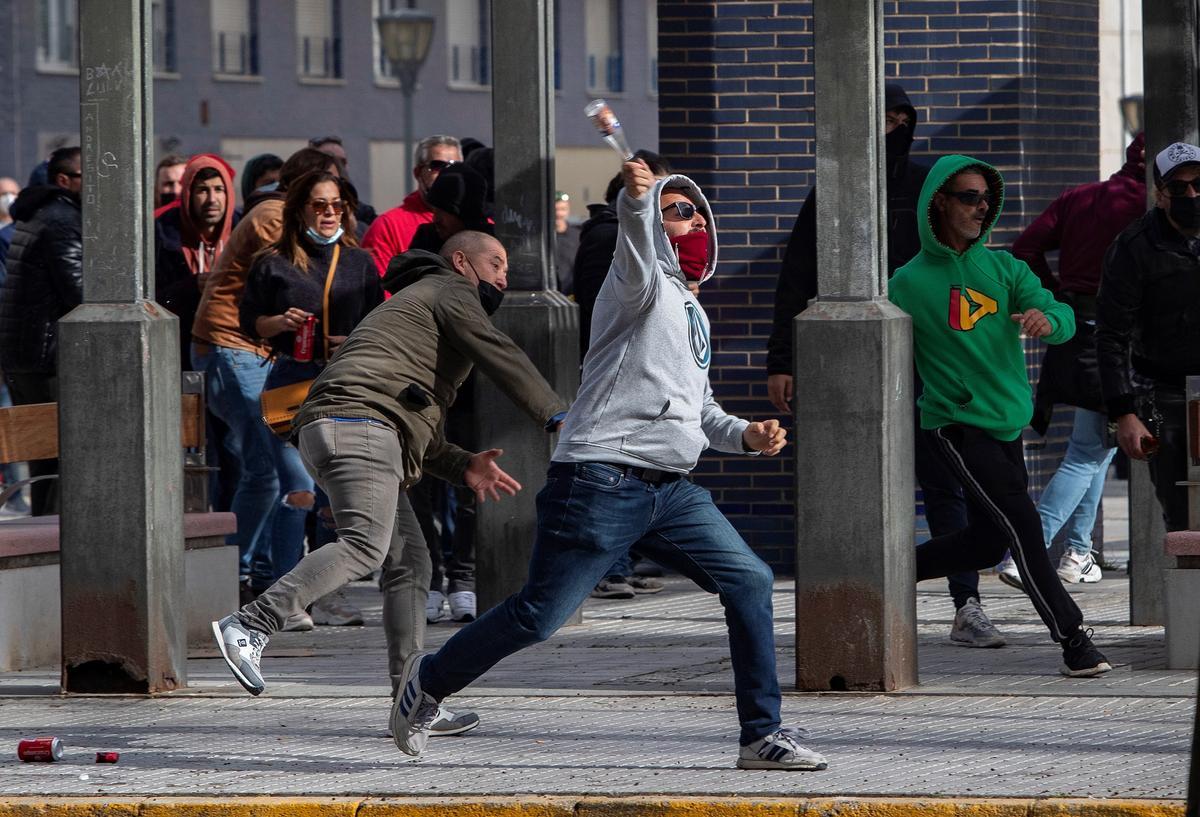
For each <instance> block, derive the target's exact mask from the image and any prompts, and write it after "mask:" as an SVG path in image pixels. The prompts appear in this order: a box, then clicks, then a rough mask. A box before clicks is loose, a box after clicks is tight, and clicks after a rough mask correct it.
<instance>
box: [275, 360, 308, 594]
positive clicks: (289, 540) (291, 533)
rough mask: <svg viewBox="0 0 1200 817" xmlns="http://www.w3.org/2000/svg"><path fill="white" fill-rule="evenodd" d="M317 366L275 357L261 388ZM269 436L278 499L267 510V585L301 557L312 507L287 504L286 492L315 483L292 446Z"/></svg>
mask: <svg viewBox="0 0 1200 817" xmlns="http://www.w3.org/2000/svg"><path fill="white" fill-rule="evenodd" d="M321 368H322V367H321V366H320V365H319V364H317V363H312V362H306V363H302V362H298V361H295V360H292V359H291V358H289V357H280V358H277V359H276V361H275V364H274V365H273V366H272V367H271V373H270V374H269V375H267V382H266V383H265V385H264V386H263V388H264V389H274V388H278V387H279V386H290V385H291V384H292V383H299V382H300V381H302V380H311V379H313V378H315V377H316V376H317V375H318V374H320V373H321ZM260 424H261V420H260ZM268 433H269V432H268ZM270 437H271V460H272V461H273V462H274V463H275V474H276V476H277V477H278V480H279V483H278V484H279V493H278V497H277V498H278V501H277V502H276V503H275V507H274V509H273V510H272V511H271V521H270V525H269V527H268V528H267V534H266V536H267V541H268V542H269V543H270V554H271V569H272V577H271V584H274V583H275V582H277V581H279V580H280V579H281V578H283V576H285V575H287V574H288V573H289V572H290V571H291V569H292V568H294V567H295V566H296V565H297V564H299V563H300V559H302V558H303V557H304V523H305V521H306V519H307V518H308V514H309V512H310V511H312V510H313V507H301V506H297V505H293V504H291V503H290V502H289V501H288V495H289V494H293V493H305V492H307V493H313V492H314V489H315V487H316V483H315V482H314V481H313V478H312V476H311V475H310V474H309V473H308V470H307V469H306V468H305V467H304V461H303V460H302V459H301V458H300V452H299V451H298V450H297V449H296V446H294V445H292V444H291V443H289V442H284V441H283V440H281V439H280V438H279V437H277V436H276V435H275V434H270Z"/></svg>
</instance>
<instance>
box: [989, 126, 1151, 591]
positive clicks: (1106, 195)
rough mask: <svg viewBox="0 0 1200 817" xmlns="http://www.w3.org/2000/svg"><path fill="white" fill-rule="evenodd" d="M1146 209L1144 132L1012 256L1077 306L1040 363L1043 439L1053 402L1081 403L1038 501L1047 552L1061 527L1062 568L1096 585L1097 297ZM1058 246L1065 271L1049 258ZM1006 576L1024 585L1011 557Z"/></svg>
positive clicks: (1035, 227)
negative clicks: (1060, 339) (1104, 175)
mask: <svg viewBox="0 0 1200 817" xmlns="http://www.w3.org/2000/svg"><path fill="white" fill-rule="evenodd" d="M1145 212H1146V144H1145V138H1144V136H1143V135H1142V134H1140V133H1139V134H1138V135H1137V136H1135V137H1134V139H1133V141H1132V142H1130V144H1129V147H1128V148H1127V149H1126V151H1125V165H1124V166H1123V167H1122V168H1121V169H1120V170H1119V171H1117V172H1116V173H1114V174H1113V175H1112V176H1110V177H1109V178H1108V179H1107V180H1106V181H1102V182H1093V183H1092V184H1084V185H1080V186H1079V187H1074V188H1071V189H1070V190H1068V191H1066V192H1065V193H1063V194H1062V195H1061V196H1059V197H1058V198H1057V199H1055V200H1054V202H1053V203H1052V204H1051V205H1050V206H1049V207H1048V208H1046V211H1045V212H1044V213H1042V214H1041V215H1040V216H1038V218H1037V220H1036V221H1034V222H1033V223H1032V224H1030V225H1029V227H1028V228H1026V230H1025V232H1023V233H1021V235H1020V237H1018V238H1017V240H1016V243H1014V244H1013V255H1015V256H1016V257H1017V258H1019V259H1021V260H1022V261H1024V262H1025V263H1027V264H1029V266H1030V267H1031V268H1032V269H1033V271H1034V272H1035V273H1037V275H1038V277H1039V278H1041V279H1042V285H1043V286H1045V287H1046V288H1047V289H1049V290H1050V291H1051V292H1053V293H1055V297H1057V298H1058V299H1059V300H1060V301H1065V302H1066V303H1068V304H1070V305H1071V307H1072V309H1074V310H1075V327H1076V331H1075V337H1074V338H1073V339H1072V340H1071V341H1070V342H1068V343H1064V344H1061V345H1059V346H1051V347H1049V348H1048V349H1047V350H1046V356H1045V357H1044V358H1043V359H1042V376H1041V379H1040V380H1039V382H1038V390H1037V399H1036V407H1035V411H1034V415H1033V421H1032V423H1031V424H1032V426H1033V427H1034V429H1035V430H1036V431H1037V432H1038V433H1039V434H1045V433H1046V429H1047V427H1048V426H1049V424H1050V415H1051V412H1053V410H1054V404H1055V403H1065V404H1067V405H1071V406H1075V420H1074V424H1073V427H1072V429H1071V437H1070V440H1069V441H1068V443H1067V453H1066V455H1065V456H1064V457H1063V461H1062V464H1061V465H1060V466H1059V468H1058V471H1056V472H1055V474H1054V477H1053V478H1051V480H1050V483H1049V484H1048V485H1047V486H1046V490H1045V491H1043V492H1042V498H1041V501H1040V502H1039V503H1038V514H1039V515H1040V516H1041V518H1042V533H1043V534H1044V536H1045V538H1046V546H1047V547H1049V546H1050V543H1051V542H1052V541H1053V539H1054V537H1055V536H1056V535H1057V534H1058V532H1059V531H1060V530H1062V529H1063V528H1064V527H1065V528H1066V535H1067V550H1066V552H1065V553H1063V556H1062V560H1061V561H1060V562H1059V566H1058V575H1059V578H1061V579H1062V580H1063V581H1064V582H1067V583H1070V584H1074V583H1077V582H1098V581H1100V579H1101V578H1102V577H1103V574H1102V573H1101V570H1100V566H1099V565H1098V564H1096V560H1095V558H1094V557H1093V556H1092V526H1093V525H1094V524H1095V522H1096V509H1097V507H1098V506H1099V504H1100V495H1101V493H1102V492H1103V490H1104V477H1105V474H1107V473H1108V464H1109V462H1110V461H1111V460H1112V457H1113V454H1114V453H1116V448H1110V447H1109V446H1108V443H1107V441H1106V439H1105V437H1106V434H1105V431H1106V425H1107V419H1106V416H1105V414H1104V400H1103V398H1102V397H1101V394H1100V375H1099V370H1098V367H1097V364H1096V343H1095V329H1096V292H1097V291H1098V290H1099V289H1100V274H1101V268H1102V264H1103V261H1104V254H1105V252H1106V251H1107V250H1108V247H1109V245H1110V244H1112V242H1113V239H1115V238H1116V237H1117V236H1118V235H1119V234H1120V233H1121V231H1122V230H1124V229H1125V228H1126V227H1128V226H1129V225H1130V224H1132V223H1133V222H1134V221H1135V220H1136V219H1137V218H1139V217H1140V216H1141V215H1142V214H1144V213H1145ZM1054 250H1058V253H1059V255H1058V275H1057V276H1055V275H1054V274H1052V273H1051V271H1050V265H1049V264H1048V263H1047V261H1046V253H1048V252H1052V251H1054ZM1000 578H1001V580H1002V581H1004V582H1006V583H1007V584H1011V585H1013V586H1015V587H1021V586H1022V585H1021V579H1020V574H1019V573H1018V571H1017V568H1016V565H1014V564H1013V562H1012V557H1011V556H1009V557H1006V558H1005V560H1004V562H1002V563H1001V565H1000Z"/></svg>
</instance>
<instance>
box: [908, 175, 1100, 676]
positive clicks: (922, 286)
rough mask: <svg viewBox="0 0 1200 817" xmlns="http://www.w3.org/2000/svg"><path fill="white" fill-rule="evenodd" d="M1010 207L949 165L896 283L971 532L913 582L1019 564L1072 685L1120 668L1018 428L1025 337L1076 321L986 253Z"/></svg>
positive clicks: (953, 539) (937, 442)
mask: <svg viewBox="0 0 1200 817" xmlns="http://www.w3.org/2000/svg"><path fill="white" fill-rule="evenodd" d="M1003 205H1004V180H1003V179H1002V178H1001V176H1000V173H999V171H997V170H996V169H995V168H993V167H991V166H990V165H988V164H986V163H984V162H981V161H979V160H977V159H972V158H970V157H968V156H943V157H942V158H941V159H939V160H938V161H937V164H935V165H934V166H933V169H932V170H930V172H929V176H928V177H927V178H926V180H925V185H924V187H922V189H921V196H920V199H919V202H918V206H917V212H918V213H922V214H924V216H925V217H924V218H921V219H919V230H920V237H921V250H920V252H919V253H917V255H916V257H915V258H913V260H912V261H910V262H909V263H907V264H905V265H904V266H903V267H901V268H900V269H899V270H897V272H896V274H895V276H893V278H892V280H891V283H890V284H889V297H890V298H891V300H892V302H893V303H894V304H896V305H897V306H899V307H900V308H901V309H903V310H904V311H905V312H907V313H908V314H909V315H911V316H912V322H913V351H914V356H915V358H916V364H917V371H918V372H919V373H920V375H921V379H922V380H923V381H924V383H925V391H924V394H922V396H921V399H920V400H919V401H918V403H917V405H918V407H919V408H920V412H921V429H922V433H924V434H928V435H930V437H931V439H930V442H931V443H932V444H933V447H934V448H935V449H936V450H937V451H938V452H939V453H940V454H941V455H942V456H943V457H944V458H945V460H946V462H947V463H948V464H949V466H950V467H951V469H952V470H953V471H954V473H955V474H956V475H957V476H958V477H959V479H960V481H961V482H962V485H963V490H964V493H965V498H966V501H967V519H968V523H967V526H966V527H965V528H963V529H961V530H958V531H955V532H954V533H950V534H946V535H944V536H938V537H935V538H934V539H931V540H930V541H928V542H926V543H925V544H923V545H920V546H919V547H918V548H917V580H918V581H923V580H925V579H932V578H937V577H941V576H945V575H947V574H949V573H955V572H959V571H964V570H979V569H982V568H985V567H991V566H992V565H995V564H996V563H997V562H999V561H1000V559H1001V557H1003V556H1004V551H1005V550H1011V551H1012V554H1013V556H1014V558H1016V560H1017V564H1018V567H1019V568H1020V570H1021V575H1022V576H1024V577H1026V581H1025V586H1026V588H1027V592H1028V593H1029V597H1030V600H1031V601H1032V602H1033V606H1034V607H1035V608H1036V609H1037V612H1038V615H1039V616H1041V618H1042V621H1043V622H1045V624H1046V626H1047V627H1048V628H1049V629H1050V635H1051V637H1052V638H1053V639H1054V640H1055V641H1056V642H1058V643H1059V644H1060V645H1061V646H1062V650H1063V666H1062V672H1063V674H1065V675H1070V676H1075V677H1086V676H1092V675H1099V674H1101V673H1103V672H1107V671H1108V670H1110V669H1111V668H1112V667H1111V666H1110V665H1109V663H1108V661H1107V660H1106V659H1105V657H1104V655H1103V654H1101V653H1100V651H1099V650H1097V649H1096V648H1095V646H1093V644H1092V642H1091V639H1090V638H1089V632H1085V631H1084V630H1083V629H1082V623H1083V615H1082V614H1081V613H1080V611H1079V608H1078V607H1077V606H1076V605H1075V602H1074V601H1072V599H1071V597H1070V595H1068V594H1067V591H1066V590H1065V589H1063V586H1062V583H1061V582H1060V581H1059V579H1058V576H1057V574H1056V573H1055V572H1054V567H1053V566H1052V565H1051V564H1050V559H1049V557H1048V556H1047V555H1046V545H1045V542H1044V540H1043V538H1042V526H1041V521H1040V518H1039V517H1038V513H1037V508H1036V507H1035V506H1034V504H1033V500H1031V499H1030V498H1029V493H1028V485H1029V477H1028V474H1027V473H1026V471H1025V460H1024V457H1023V455H1022V450H1021V430H1022V429H1023V428H1024V427H1025V426H1026V425H1027V424H1028V423H1029V420H1030V418H1031V417H1032V416H1033V398H1032V392H1031V391H1030V388H1029V378H1028V376H1027V375H1026V373H1025V354H1024V349H1023V347H1022V343H1021V334H1022V333H1024V334H1026V335H1029V336H1030V337H1035V338H1041V339H1043V340H1045V341H1046V342H1047V343H1063V342H1065V341H1067V340H1070V338H1071V336H1072V335H1074V334H1075V317H1074V314H1073V313H1072V312H1071V309H1070V308H1069V307H1068V306H1066V305H1065V304H1060V303H1058V302H1057V301H1055V300H1054V296H1053V295H1052V294H1050V292H1048V291H1047V290H1045V289H1043V288H1042V286H1041V283H1040V281H1039V280H1038V278H1037V276H1036V275H1034V274H1033V272H1032V271H1031V270H1030V269H1029V266H1028V265H1027V264H1025V262H1023V261H1018V260H1017V259H1015V258H1013V257H1012V256H1011V255H1010V254H1009V253H1007V252H997V251H994V250H989V249H987V247H986V246H985V245H986V243H987V238H988V235H989V234H990V233H991V230H992V227H993V225H995V223H996V219H997V218H998V217H999V216H1000V211H1001V209H1002V207H1003Z"/></svg>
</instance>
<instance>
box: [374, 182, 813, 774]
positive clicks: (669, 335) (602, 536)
mask: <svg viewBox="0 0 1200 817" xmlns="http://www.w3.org/2000/svg"><path fill="white" fill-rule="evenodd" d="M622 174H623V176H624V181H625V189H624V191H623V192H622V193H621V195H620V196H619V198H618V202H617V213H618V219H619V227H620V230H619V235H618V238H617V250H616V254H615V255H614V257H613V263H612V269H611V271H610V273H609V275H608V277H607V279H606V280H605V282H604V285H603V286H602V288H601V289H600V293H599V295H598V297H597V299H596V307H595V312H594V314H593V321H592V337H591V346H590V349H589V351H588V354H587V357H586V358H585V359H584V363H583V382H582V384H581V385H580V388H579V395H578V397H577V398H576V400H575V403H574V405H573V406H572V407H571V410H570V411H569V412H568V413H567V416H566V420H565V423H564V425H563V428H562V434H561V437H560V440H559V443H558V447H557V449H556V450H555V452H554V456H553V461H552V462H551V463H550V469H549V473H548V476H547V480H546V485H545V487H544V488H542V490H541V492H540V493H539V494H538V497H537V508H538V533H537V540H536V542H535V543H534V549H533V557H532V559H531V561H530V565H529V578H528V580H527V581H526V584H525V586H524V587H523V588H522V589H521V590H520V591H519V592H518V593H516V594H515V595H513V596H510V597H509V598H508V599H507V600H505V601H504V602H503V603H501V604H500V605H498V606H496V607H494V608H492V609H491V610H489V611H488V612H487V613H485V614H484V615H483V616H482V617H480V618H479V619H478V620H477V621H475V622H474V623H472V624H469V625H467V626H466V627H464V628H463V629H461V630H459V632H458V633H457V634H455V636H454V637H453V638H451V639H450V640H449V641H448V642H447V643H446V644H445V645H444V646H443V647H442V648H441V650H439V651H438V652H437V653H435V654H432V655H430V654H413V655H412V656H410V657H409V659H408V661H407V662H406V664H405V667H404V675H403V677H402V679H401V688H400V694H399V695H397V696H396V700H395V703H394V704H393V706H392V714H391V726H392V733H393V735H394V736H395V740H396V745H397V746H398V747H399V748H400V750H401V751H403V752H405V753H407V754H410V755H419V754H420V753H421V751H422V749H424V747H425V742H426V738H427V737H428V728H429V724H430V722H431V721H432V720H433V718H434V717H435V716H436V714H437V711H438V706H439V702H440V701H441V700H442V699H444V698H446V697H447V696H449V695H452V694H454V693H455V692H458V691H459V690H461V689H462V688H464V687H465V686H467V685H468V684H470V683H471V682H472V681H474V680H475V679H476V678H478V677H480V676H481V675H483V674H484V673H485V672H487V671H488V669H490V668H491V667H492V666H493V665H495V664H496V663H497V662H499V661H500V660H501V659H502V658H504V657H505V656H508V655H511V654H512V653H514V652H517V651H518V650H520V649H522V648H524V647H528V646H530V645H532V644H536V643H538V642H539V641H544V640H545V639H547V638H549V637H550V636H551V635H552V634H553V633H554V632H555V631H556V630H557V629H558V628H559V627H560V626H561V625H562V624H563V623H564V622H565V621H566V620H567V618H568V617H569V616H570V615H571V614H572V613H573V612H574V611H575V609H576V608H578V607H579V605H580V604H581V603H582V602H583V600H584V599H585V598H587V596H588V593H589V592H590V591H591V589H592V588H593V587H594V586H595V584H596V582H597V581H598V580H599V579H600V578H602V577H603V576H604V573H605V571H606V570H608V568H609V567H610V566H611V565H612V563H613V560H614V559H615V558H616V557H617V556H619V555H621V554H623V553H624V552H625V551H627V550H628V549H629V548H630V547H636V548H637V550H638V551H639V552H641V553H644V554H646V555H647V556H649V557H650V558H652V559H654V561H656V562H658V563H659V564H662V565H664V566H666V567H669V568H672V569H674V570H676V571H678V572H679V573H682V574H683V575H685V576H687V577H688V578H690V579H692V580H693V581H694V582H696V584H698V585H699V586H700V587H703V588H704V589H705V590H708V591H709V592H711V593H717V594H719V596H720V599H721V604H722V605H724V607H725V620H726V622H727V625H728V628H729V643H730V652H731V656H732V659H733V675H734V687H735V694H736V699H737V712H738V719H739V720H740V722H741V735H740V739H739V743H740V747H739V753H738V760H737V765H738V766H739V767H740V768H743V769H785V770H815V769H824V768H825V767H826V765H827V764H826V761H825V758H824V757H822V756H821V755H820V754H818V753H816V752H813V751H811V750H810V749H807V748H805V747H804V746H803V745H801V743H800V740H799V739H800V737H801V736H802V733H801V731H800V730H798V729H794V728H789V727H783V726H782V725H781V722H780V714H779V706H780V693H779V681H778V678H777V677H776V673H775V641H774V630H773V623H772V611H771V585H772V580H773V578H774V577H773V576H772V574H771V569H770V568H769V567H767V565H766V564H764V563H763V561H762V560H761V559H759V558H758V557H757V556H756V555H755V554H754V553H753V551H751V550H750V548H749V546H748V545H746V543H745V542H744V541H743V540H742V538H741V536H739V535H738V533H737V531H736V530H734V528H733V526H732V525H730V524H729V521H728V520H727V519H725V517H724V516H722V515H721V512H720V511H718V510H717V508H716V506H715V505H714V504H713V501H712V496H711V495H710V494H709V493H708V491H706V490H704V489H703V488H701V487H699V486H698V485H695V484H694V483H692V482H691V481H690V480H689V479H687V476H688V472H689V471H691V469H692V468H693V467H695V465H696V460H697V459H698V458H699V456H700V454H701V452H703V451H704V449H706V448H709V447H712V448H715V449H718V450H720V451H728V452H742V453H747V454H765V455H767V456H773V455H775V454H778V453H779V451H780V450H781V449H782V448H783V447H784V445H785V444H786V441H785V439H784V430H783V429H782V428H780V427H779V423H778V421H776V420H767V421H764V422H754V423H751V422H748V421H746V420H742V419H739V418H737V417H731V416H729V415H728V414H726V413H725V412H724V411H722V410H721V407H720V406H719V405H717V402H716V401H715V400H714V399H713V395H712V389H711V387H710V386H709V380H708V367H709V361H710V359H711V346H710V341H709V323H708V318H707V316H706V315H705V314H704V309H703V308H702V307H701V306H700V304H699V302H698V301H697V300H696V297H695V295H694V293H693V292H692V291H691V289H690V288H689V286H688V284H689V282H690V283H692V284H694V285H698V284H699V283H700V282H702V281H704V280H706V279H707V278H709V277H710V276H711V275H712V272H713V269H714V268H715V266H716V260H717V239H716V234H715V232H714V230H712V229H711V227H712V224H713V219H712V212H711V210H710V208H709V206H708V202H707V201H706V200H705V198H704V196H703V194H702V193H701V192H700V189H699V188H698V187H697V186H696V184H695V183H694V182H693V181H692V180H691V179H688V178H687V177H686V176H679V175H673V176H668V177H667V178H665V179H662V180H656V179H655V178H654V176H653V175H652V174H651V172H650V169H649V168H648V167H647V166H646V165H645V163H643V162H641V161H640V160H635V161H631V162H626V163H625V165H624V167H623V168H622Z"/></svg>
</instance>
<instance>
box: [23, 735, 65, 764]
mask: <svg viewBox="0 0 1200 817" xmlns="http://www.w3.org/2000/svg"><path fill="white" fill-rule="evenodd" d="M62 756H63V748H62V741H61V740H59V739H58V738H29V739H26V740H23V741H21V742H20V743H18V744H17V757H19V758H20V759H21V760H23V761H25V762H26V763H53V762H54V761H56V760H62Z"/></svg>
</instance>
